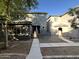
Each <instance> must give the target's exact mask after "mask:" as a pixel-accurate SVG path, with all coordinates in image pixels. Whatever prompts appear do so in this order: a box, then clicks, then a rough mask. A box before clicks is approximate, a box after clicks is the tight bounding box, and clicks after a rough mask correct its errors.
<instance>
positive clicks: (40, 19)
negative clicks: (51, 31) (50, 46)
mask: <svg viewBox="0 0 79 59" xmlns="http://www.w3.org/2000/svg"><path fill="white" fill-rule="evenodd" d="M27 15H28V16H27V17H26V20H27V21H31V22H32V25H40V29H41V31H42V30H43V31H44V30H47V28H46V27H47V26H46V20H47V14H45V13H44V14H43V13H42V14H40V13H39V14H38V13H35V14H34V13H33V14H27Z"/></svg>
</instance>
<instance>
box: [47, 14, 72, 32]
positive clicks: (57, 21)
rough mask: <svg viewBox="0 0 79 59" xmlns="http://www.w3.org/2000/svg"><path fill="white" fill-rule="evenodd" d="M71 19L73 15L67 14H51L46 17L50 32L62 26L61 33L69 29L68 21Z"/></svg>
mask: <svg viewBox="0 0 79 59" xmlns="http://www.w3.org/2000/svg"><path fill="white" fill-rule="evenodd" d="M72 19H73V17H72V16H70V15H68V14H65V15H63V16H51V17H50V18H49V19H48V20H49V23H50V26H49V28H50V32H51V33H54V32H55V33H56V32H57V31H58V28H59V27H62V30H63V33H65V32H69V31H71V30H72V28H71V23H70V22H69V21H70V20H72Z"/></svg>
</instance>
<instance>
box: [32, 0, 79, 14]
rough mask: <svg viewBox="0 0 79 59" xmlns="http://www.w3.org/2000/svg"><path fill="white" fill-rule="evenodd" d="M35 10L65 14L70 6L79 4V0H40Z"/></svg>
mask: <svg viewBox="0 0 79 59" xmlns="http://www.w3.org/2000/svg"><path fill="white" fill-rule="evenodd" d="M38 2H39V5H38V6H37V8H36V9H33V10H32V11H33V12H47V13H48V15H63V14H64V13H66V12H67V11H68V10H69V8H73V7H76V6H79V0H38Z"/></svg>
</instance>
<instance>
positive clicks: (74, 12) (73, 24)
mask: <svg viewBox="0 0 79 59" xmlns="http://www.w3.org/2000/svg"><path fill="white" fill-rule="evenodd" d="M68 13H69V15H71V16H74V18H73V20H72V21H71V27H72V28H75V29H76V28H77V24H76V23H75V21H76V19H77V14H76V9H75V8H74V9H72V8H70V9H69V12H68Z"/></svg>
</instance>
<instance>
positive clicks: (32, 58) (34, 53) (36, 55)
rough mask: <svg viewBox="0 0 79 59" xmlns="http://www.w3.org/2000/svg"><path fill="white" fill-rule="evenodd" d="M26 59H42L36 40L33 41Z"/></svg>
mask: <svg viewBox="0 0 79 59" xmlns="http://www.w3.org/2000/svg"><path fill="white" fill-rule="evenodd" d="M26 59H43V57H42V54H41V51H40V45H39V40H38V38H35V39H33V43H32V47H31V50H30V53H29V55H28V56H27V57H26Z"/></svg>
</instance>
